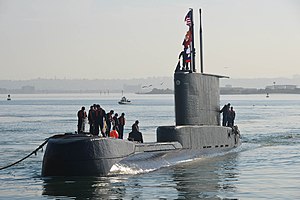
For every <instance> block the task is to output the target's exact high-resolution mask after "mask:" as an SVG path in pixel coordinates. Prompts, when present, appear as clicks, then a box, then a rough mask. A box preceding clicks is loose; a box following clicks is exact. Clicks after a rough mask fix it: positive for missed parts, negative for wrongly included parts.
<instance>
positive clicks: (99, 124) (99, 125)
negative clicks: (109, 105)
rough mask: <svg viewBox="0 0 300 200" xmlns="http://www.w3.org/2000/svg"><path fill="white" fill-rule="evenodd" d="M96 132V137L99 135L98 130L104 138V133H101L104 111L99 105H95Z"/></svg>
mask: <svg viewBox="0 0 300 200" xmlns="http://www.w3.org/2000/svg"><path fill="white" fill-rule="evenodd" d="M96 107H97V109H96V132H97V135H98V134H99V128H100V132H101V134H102V136H103V137H105V133H104V132H103V120H104V118H105V111H104V110H103V109H102V108H101V106H100V105H99V104H97V105H96Z"/></svg>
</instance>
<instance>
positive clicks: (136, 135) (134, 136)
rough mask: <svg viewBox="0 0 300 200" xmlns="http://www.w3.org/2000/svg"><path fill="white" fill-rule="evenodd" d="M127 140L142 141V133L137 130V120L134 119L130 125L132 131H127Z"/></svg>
mask: <svg viewBox="0 0 300 200" xmlns="http://www.w3.org/2000/svg"><path fill="white" fill-rule="evenodd" d="M128 140H130V141H136V142H140V143H143V142H144V141H143V135H142V133H141V132H140V131H139V121H138V120H136V121H135V122H134V124H133V125H132V131H131V132H130V133H129V136H128Z"/></svg>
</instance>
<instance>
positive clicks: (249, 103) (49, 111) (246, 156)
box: [0, 94, 300, 199]
mask: <svg viewBox="0 0 300 200" xmlns="http://www.w3.org/2000/svg"><path fill="white" fill-rule="evenodd" d="M0 97H1V99H3V100H1V101H0V137H1V139H0V166H1V167H2V166H5V165H7V164H10V163H13V162H15V161H17V160H18V159H20V158H22V157H25V156H26V155H27V154H29V153H31V152H32V151H33V150H34V149H35V148H36V147H38V145H40V144H41V143H42V142H43V141H44V140H45V138H48V137H50V136H52V135H53V134H58V133H64V132H74V131H75V130H76V123H77V119H76V113H77V111H78V110H79V109H80V108H81V106H86V107H87V108H88V107H89V106H90V105H91V104H93V103H99V104H101V106H102V107H104V108H105V109H106V111H109V110H110V109H113V110H115V111H116V112H118V113H122V112H125V114H126V116H125V117H126V120H127V126H126V127H125V137H126V136H127V133H128V132H129V129H130V127H131V124H132V123H133V122H134V121H135V120H136V119H139V121H140V129H141V131H142V132H143V134H144V140H145V141H155V140H156V135H155V130H156V127H157V126H159V125H173V124H174V103H173V96H172V95H134V94H131V95H127V97H128V98H129V99H131V100H132V101H133V105H118V104H117V101H118V100H119V98H120V95H113V94H111V95H102V96H100V95H99V94H55V95H54V94H47V95H41V94H40V95H12V101H6V95H2V96H0ZM228 102H230V103H231V104H232V105H233V106H234V109H235V111H236V113H237V118H236V124H237V125H238V126H239V128H240V130H241V133H242V141H243V144H242V146H241V147H239V148H237V149H235V150H234V151H232V152H230V153H228V154H223V155H212V156H211V157H210V158H202V159H198V160H194V161H191V162H187V163H181V164H178V165H175V166H170V167H166V168H161V169H154V170H153V171H142V170H134V169H128V168H127V169H126V168H122V167H118V166H115V169H114V170H116V172H118V173H117V174H116V173H112V174H111V175H110V176H109V177H62V178H43V177H41V176H40V174H41V164H42V157H43V152H41V151H40V152H38V154H37V155H36V156H34V155H33V156H31V157H30V158H28V159H26V160H25V161H23V162H21V163H19V164H18V165H15V166H13V167H11V168H8V169H5V170H2V171H0V199H299V198H300V171H299V169H300V123H299V119H300V113H299V110H300V95H273V94H272V95H271V96H270V98H266V97H265V95H245V96H243V95H239V96H234V95H230V96H221V106H223V105H224V104H225V103H228ZM116 168H117V169H116Z"/></svg>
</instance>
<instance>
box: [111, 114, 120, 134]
mask: <svg viewBox="0 0 300 200" xmlns="http://www.w3.org/2000/svg"><path fill="white" fill-rule="evenodd" d="M112 124H113V128H114V127H115V130H117V131H118V132H119V119H118V113H115V115H114V117H113V121H112Z"/></svg>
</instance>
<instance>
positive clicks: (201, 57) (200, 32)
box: [199, 8, 203, 73]
mask: <svg viewBox="0 0 300 200" xmlns="http://www.w3.org/2000/svg"><path fill="white" fill-rule="evenodd" d="M199 17H200V29H199V35H200V38H199V39H200V71H201V73H203V49H202V48H203V46H202V23H201V8H200V9H199Z"/></svg>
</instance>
